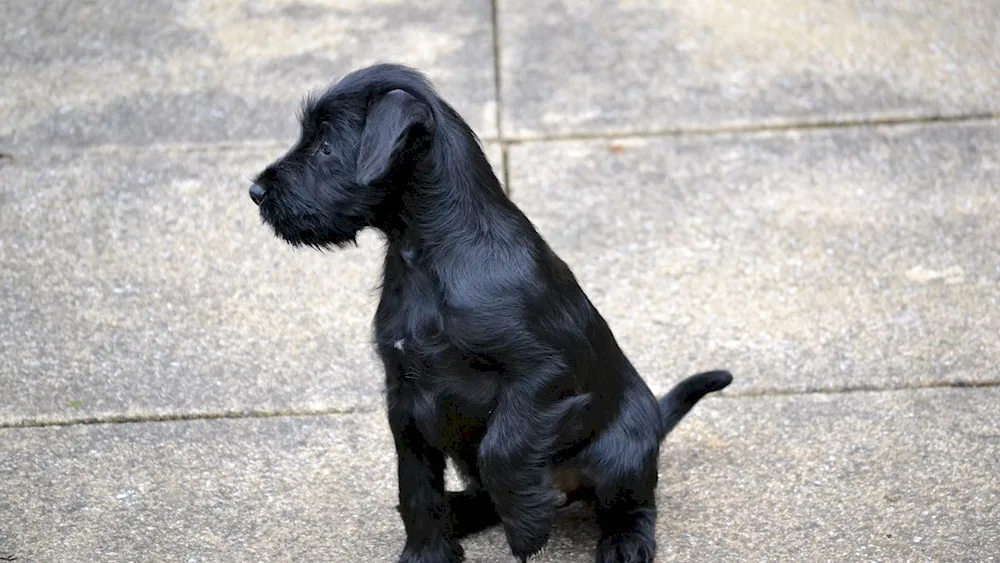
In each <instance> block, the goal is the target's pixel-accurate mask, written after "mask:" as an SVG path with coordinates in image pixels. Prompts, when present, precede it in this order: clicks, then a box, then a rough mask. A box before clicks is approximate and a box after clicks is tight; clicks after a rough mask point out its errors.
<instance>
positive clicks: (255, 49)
mask: <svg viewBox="0 0 1000 563" xmlns="http://www.w3.org/2000/svg"><path fill="white" fill-rule="evenodd" d="M382 61H388V62H402V63H407V64H410V65H414V66H417V67H419V68H421V69H422V70H424V71H426V72H427V73H428V74H429V75H430V76H431V77H432V78H433V79H434V80H435V81H436V82H437V83H438V85H439V87H440V89H441V91H442V92H443V93H444V94H446V95H447V96H448V99H449V100H451V101H452V102H453V103H454V105H455V106H456V107H457V108H458V109H459V111H461V112H462V113H463V114H465V115H466V116H467V117H468V119H469V121H470V122H471V123H472V124H473V126H474V127H475V128H476V130H477V131H480V133H481V134H482V135H483V136H484V137H491V136H495V135H496V100H495V85H494V80H493V76H494V72H493V69H494V64H493V38H492V31H491V7H490V3H489V1H488V0H473V1H469V2H459V3H450V2H440V1H421V2H407V1H402V0H398V1H392V0H386V1H380V2H365V1H346V2H345V1H338V2H331V1H325V2H299V1H295V0H266V1H257V2H235V1H232V0H206V1H196V0H184V1H180V2H174V1H171V0H142V1H141V2H133V1H125V0H102V1H101V2H75V1H73V0H52V1H46V2H4V3H3V4H2V5H0V74H2V75H3V77H4V78H3V88H0V151H3V152H13V153H15V154H18V153H21V154H24V153H28V154H30V153H33V152H37V151H38V150H44V149H47V148H49V147H53V146H71V147H79V146H90V145H104V144H112V145H144V144H149V143H157V144H164V143H177V142H180V143H201V142H220V141H221V142H232V141H244V140H265V141H269V140H279V141H287V140H292V139H294V136H295V134H296V133H297V129H296V123H295V112H296V110H297V109H298V104H299V101H300V100H301V99H302V98H303V97H304V96H305V95H306V94H307V93H308V92H309V91H310V90H313V89H316V88H322V87H325V86H326V85H327V84H329V83H330V82H331V81H333V80H335V79H336V78H339V77H340V76H342V75H343V74H344V73H346V72H349V71H351V70H353V69H355V68H357V67H360V66H364V65H366V64H370V63H373V62H382Z"/></svg>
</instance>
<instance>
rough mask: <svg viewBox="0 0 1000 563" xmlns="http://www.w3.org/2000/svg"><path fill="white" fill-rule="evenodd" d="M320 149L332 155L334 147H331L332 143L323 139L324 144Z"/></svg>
mask: <svg viewBox="0 0 1000 563" xmlns="http://www.w3.org/2000/svg"><path fill="white" fill-rule="evenodd" d="M319 150H320V152H322V153H323V154H325V155H327V156H330V154H332V153H333V147H331V146H330V143H328V142H327V141H323V144H322V145H320V146H319Z"/></svg>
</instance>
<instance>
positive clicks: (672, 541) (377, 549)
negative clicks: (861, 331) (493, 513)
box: [0, 389, 1000, 563]
mask: <svg viewBox="0 0 1000 563" xmlns="http://www.w3.org/2000/svg"><path fill="white" fill-rule="evenodd" d="M998 401H1000V391H998V390H996V389H989V390H918V391H900V392H887V393H849V394H837V395H812V396H797V397H766V398H739V399H708V400H705V401H704V402H702V403H701V404H699V405H698V407H696V409H695V410H694V411H693V412H692V413H691V414H690V415H689V417H688V419H687V420H685V421H684V422H683V423H682V424H681V425H680V426H679V427H678V429H677V431H676V432H675V433H674V434H673V435H672V436H670V437H669V438H668V440H667V442H666V445H665V447H664V449H663V454H662V456H661V461H660V475H661V484H660V488H659V509H660V518H659V523H658V526H657V538H658V541H659V543H660V554H659V557H658V559H657V561H726V562H728V561H734V562H735V561H756V560H761V559H767V560H770V561H825V560H830V561H847V560H851V561H879V560H893V561H903V560H910V561H983V562H989V561H996V557H997V553H996V549H995V548H996V543H995V542H996V534H997V526H998V525H1000V524H998V518H1000V508H998V507H1000V477H998V475H997V472H996V471H995V469H996V467H997V465H998V464H1000V444H998V440H1000V425H998V422H997V419H996V417H995V416H994V414H995V406H996V404H997V402H998ZM395 484H396V479H395V462H394V459H393V454H392V442H391V438H390V436H389V431H388V428H387V425H386V423H385V421H384V415H383V414H382V413H381V412H375V413H367V414H355V415H335V416H332V417H302V418H285V417H279V418H264V419H243V420H199V421H185V422H163V423H145V424H112V425H80V426H70V427H49V428H22V429H0V555H12V556H16V557H17V561H18V562H19V563H41V562H44V563H61V562H70V561H82V560H86V561H105V562H108V563H114V562H117V561H212V562H220V563H221V562H226V561H247V560H260V561H331V562H338V563H341V562H342V563H353V562H356V561H393V560H394V557H395V556H396V554H397V553H398V550H400V549H401V548H402V545H403V529H402V523H401V521H400V520H399V517H398V515H397V514H396V512H395V510H394V506H395V502H396V501H395ZM591 514H592V513H590V512H589V511H588V510H587V509H586V508H585V507H583V506H574V507H571V508H570V509H568V510H567V511H565V512H564V513H563V514H561V516H560V517H559V519H558V521H557V524H556V527H555V531H554V535H553V538H552V541H551V542H550V544H549V546H548V547H547V548H546V551H545V552H544V553H543V554H542V555H540V556H539V557H537V558H534V559H532V560H533V561H537V562H539V563H585V562H589V561H592V557H593V555H592V553H591V550H592V548H593V546H594V544H595V542H596V534H597V529H596V526H595V525H594V523H593V520H592V516H591ZM463 544H464V546H465V548H466V552H467V555H468V560H469V561H483V562H489V563H506V562H509V561H512V558H511V557H509V556H508V555H507V553H508V552H507V547H506V543H505V541H504V538H503V534H502V533H501V532H500V531H499V530H496V529H494V530H491V531H489V532H487V533H485V534H482V535H480V536H477V537H473V538H471V539H468V540H466V541H464V542H463ZM4 550H5V551H4ZM991 558H992V559H991Z"/></svg>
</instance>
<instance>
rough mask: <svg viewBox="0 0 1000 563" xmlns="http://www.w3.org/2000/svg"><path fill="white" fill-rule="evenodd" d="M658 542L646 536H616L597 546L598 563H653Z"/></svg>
mask: <svg viewBox="0 0 1000 563" xmlns="http://www.w3.org/2000/svg"><path fill="white" fill-rule="evenodd" d="M655 557H656V540H654V539H653V538H650V537H648V536H646V535H644V534H638V533H632V534H614V535H611V536H605V537H603V538H601V543H599V544H597V563H653V560H654V558H655Z"/></svg>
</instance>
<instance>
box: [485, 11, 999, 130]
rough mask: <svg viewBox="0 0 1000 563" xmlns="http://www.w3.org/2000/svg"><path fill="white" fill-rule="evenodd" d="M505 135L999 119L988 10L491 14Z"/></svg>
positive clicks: (995, 20)
mask: <svg viewBox="0 0 1000 563" xmlns="http://www.w3.org/2000/svg"><path fill="white" fill-rule="evenodd" d="M498 13H499V22H500V35H499V37H500V45H501V49H502V50H501V54H500V66H501V78H500V84H501V88H502V92H501V100H502V104H501V105H502V109H503V115H502V129H503V133H504V135H507V136H512V137H537V136H548V135H567V134H580V133H609V132H611V133H618V134H620V133H622V132H650V131H664V130H675V129H717V128H729V127H748V126H749V127H754V126H762V125H780V124H790V123H803V122H806V123H825V122H838V121H857V120H885V119H908V118H916V117H931V116H953V115H968V114H984V113H993V114H996V113H998V112H1000V55H998V51H997V48H996V46H997V41H998V39H997V38H998V37H1000V3H997V2H994V1H991V0H973V1H966V2H940V1H938V0H911V1H907V2H893V1H887V0H670V1H665V0H583V1H576V0H573V1H569V0H544V1H535V0H503V1H501V2H499V3H498Z"/></svg>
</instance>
